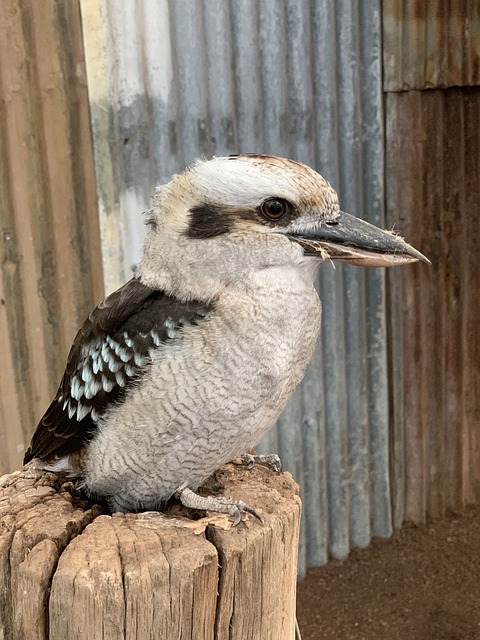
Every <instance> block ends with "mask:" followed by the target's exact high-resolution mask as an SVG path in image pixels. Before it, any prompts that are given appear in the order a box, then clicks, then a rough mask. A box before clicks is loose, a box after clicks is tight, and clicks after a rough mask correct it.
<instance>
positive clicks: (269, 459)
mask: <svg viewBox="0 0 480 640" xmlns="http://www.w3.org/2000/svg"><path fill="white" fill-rule="evenodd" d="M232 462H233V463H234V464H244V465H245V466H246V468H247V470H248V471H251V470H252V469H253V467H254V466H255V465H256V464H261V465H263V466H265V467H268V468H269V469H271V470H272V471H274V472H275V473H281V471H282V461H281V460H280V457H279V456H277V454H276V453H268V454H261V453H255V454H252V453H244V454H243V455H242V456H239V457H238V458H234V459H233V460H232Z"/></svg>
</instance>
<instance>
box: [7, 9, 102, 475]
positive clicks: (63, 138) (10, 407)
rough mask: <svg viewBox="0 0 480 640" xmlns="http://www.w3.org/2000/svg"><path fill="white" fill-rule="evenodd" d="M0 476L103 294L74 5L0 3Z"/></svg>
mask: <svg viewBox="0 0 480 640" xmlns="http://www.w3.org/2000/svg"><path fill="white" fill-rule="evenodd" d="M0 29H1V31H0V33H1V37H0V215H1V233H2V237H1V253H0V260H1V265H2V277H1V279H0V354H1V366H0V388H1V394H0V474H2V473H4V472H7V471H11V470H13V469H15V468H18V467H19V466H20V465H21V461H22V458H23V453H24V449H25V445H26V443H28V441H29V439H30V435H31V433H32V431H33V428H34V427H35V424H36V421H37V420H38V419H39V418H40V416H41V415H42V413H43V411H44V410H45V408H46V406H47V403H48V402H49V401H50V397H51V395H52V393H54V391H55V389H56V387H57V385H58V383H59V380H60V377H61V374H62V372H63V366H64V362H65V358H66V354H67V352H68V349H69V348H70V344H71V341H72V339H73V336H74V335H75V332H76V330H77V328H78V325H79V324H80V322H81V321H82V320H83V317H84V316H85V315H86V313H87V312H88V311H89V309H90V308H91V306H92V305H93V304H94V303H96V302H97V301H98V300H99V299H101V297H102V293H103V291H102V272H101V262H100V259H99V258H100V242H99V233H98V218H97V207H96V194H95V174H94V167H93V153H92V146H91V136H90V116H89V110H88V96H87V87H86V77H85V67H84V59H83V43H82V33H81V20H80V12H79V6H78V3H77V2H75V1H73V2H68V3H66V2H59V1H57V2H55V1H53V0H48V1H46V2H41V3H39V2H37V1H36V0H24V1H23V2H21V3H19V2H18V1H17V0H3V1H2V2H1V3H0Z"/></svg>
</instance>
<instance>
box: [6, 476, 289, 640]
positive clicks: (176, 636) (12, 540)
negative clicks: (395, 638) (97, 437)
mask: <svg viewBox="0 0 480 640" xmlns="http://www.w3.org/2000/svg"><path fill="white" fill-rule="evenodd" d="M297 489H298V487H297V485H296V483H295V482H294V481H293V479H292V477H291V476H290V474H288V473H282V474H275V473H274V472H272V471H270V470H268V469H266V468H263V467H261V466H257V467H255V468H254V469H253V470H252V471H247V470H246V469H245V468H244V467H235V466H234V465H226V466H225V467H224V468H222V469H221V470H220V471H219V472H217V474H216V476H215V481H214V483H210V485H209V490H210V491H211V490H214V491H216V492H217V493H218V494H219V495H226V496H228V497H232V498H237V499H241V500H243V501H244V502H246V503H247V504H249V505H250V506H253V507H254V508H255V509H257V510H258V511H259V512H260V513H261V514H262V516H263V517H264V519H265V522H264V524H262V523H260V522H259V521H258V520H256V519H255V518H254V517H252V516H250V515H249V516H246V517H245V516H244V520H243V521H242V522H241V523H240V525H239V526H238V527H232V518H231V517H229V516H226V515H219V514H212V515H209V516H208V517H200V519H197V520H191V519H188V518H186V517H185V515H184V514H185V511H184V510H183V508H182V507H181V506H180V505H173V506H172V507H170V508H169V509H168V511H167V513H158V512H145V513H139V514H133V513H129V514H114V515H112V516H111V515H106V514H105V513H104V511H102V507H101V506H99V505H95V504H92V503H90V502H87V501H86V500H84V499H82V498H81V497H78V495H77V494H76V492H75V491H74V490H73V486H72V484H71V483H69V482H66V481H65V478H62V477H61V476H58V475H55V474H52V473H46V472H43V471H41V470H38V469H35V468H34V467H33V466H30V467H28V466H27V467H25V468H24V469H23V470H22V471H17V472H15V473H12V474H10V475H6V476H3V477H1V478H0V640H47V639H49V640H77V639H80V638H82V639H88V640H114V639H115V640H117V639H118V640H121V639H124V638H125V639H128V640H147V639H148V640H154V639H155V640H162V639H165V640H187V639H188V640H190V639H192V640H224V639H225V640H227V639H228V640H268V639H272V640H284V639H285V640H292V639H293V637H294V624H295V589H296V568H297V544H298V535H299V524H300V498H299V497H298V492H297Z"/></svg>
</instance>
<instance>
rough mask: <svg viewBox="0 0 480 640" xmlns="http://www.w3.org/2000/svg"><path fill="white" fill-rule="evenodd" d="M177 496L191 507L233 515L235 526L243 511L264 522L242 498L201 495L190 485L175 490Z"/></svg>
mask: <svg viewBox="0 0 480 640" xmlns="http://www.w3.org/2000/svg"><path fill="white" fill-rule="evenodd" d="M175 497H176V498H177V499H178V500H180V502H181V503H182V504H183V505H184V506H185V507H188V508H189V509H201V510H202V511H218V512H219V513H228V514H230V515H231V516H233V526H234V527H236V526H237V525H238V524H239V523H240V521H241V519H242V514H243V513H251V514H252V515H253V516H255V517H256V518H258V519H259V520H260V522H261V523H262V524H263V518H262V516H261V515H260V514H259V513H258V512H257V511H255V509H252V507H249V506H248V505H246V504H245V503H244V502H242V501H241V500H232V499H230V498H225V497H224V496H217V497H214V496H199V495H198V493H195V492H194V491H192V490H191V489H189V488H188V487H181V488H180V489H178V490H177V491H176V492H175Z"/></svg>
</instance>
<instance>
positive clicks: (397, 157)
mask: <svg viewBox="0 0 480 640" xmlns="http://www.w3.org/2000/svg"><path fill="white" fill-rule="evenodd" d="M386 100H387V101H386V120H387V204H388V216H389V217H390V219H391V220H392V222H393V220H397V221H398V224H397V225H396V228H397V229H398V230H399V231H400V232H401V233H402V234H403V235H405V236H406V237H408V238H409V239H412V240H414V244H415V246H417V247H419V248H420V249H421V250H422V251H423V252H424V253H425V254H426V255H427V256H428V257H429V258H430V259H431V261H432V266H431V267H430V268H427V267H425V266H424V265H414V266H412V267H411V268H409V269H405V270H398V271H395V272H394V273H391V274H390V277H391V284H392V293H393V300H392V301H393V313H392V317H393V318H394V319H396V321H395V326H394V331H393V333H394V335H395V340H393V341H392V349H393V357H392V361H394V362H397V363H399V362H401V365H400V367H398V368H397V370H396V371H395V376H394V379H393V391H394V392H393V398H392V401H393V407H394V425H393V426H394V432H393V438H392V447H393V451H394V456H393V457H394V459H395V461H396V462H395V465H394V468H393V473H394V475H395V478H394V482H393V486H394V498H395V521H396V524H397V525H399V524H401V522H402V520H403V519H405V518H406V519H408V520H413V521H415V522H419V521H423V520H424V519H425V518H426V517H427V516H434V517H435V516H440V515H443V514H444V513H445V511H446V510H454V511H456V510H459V509H461V508H463V507H464V506H465V505H466V504H468V503H472V502H478V501H479V500H480V464H479V460H480V366H479V363H480V331H479V317H480V288H479V286H478V269H479V256H480V237H479V234H478V230H479V229H480V163H479V158H480V128H479V122H480V87H479V88H470V89H449V90H444V91H412V92H406V93H390V94H388V95H387V99H386Z"/></svg>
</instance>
